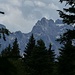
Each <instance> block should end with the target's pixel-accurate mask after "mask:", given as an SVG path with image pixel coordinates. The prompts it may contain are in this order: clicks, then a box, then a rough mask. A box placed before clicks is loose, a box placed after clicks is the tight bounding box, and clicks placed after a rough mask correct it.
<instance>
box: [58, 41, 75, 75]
mask: <svg viewBox="0 0 75 75" xmlns="http://www.w3.org/2000/svg"><path fill="white" fill-rule="evenodd" d="M58 61H59V62H58V64H59V66H58V71H59V75H60V74H61V75H74V74H75V46H73V45H72V42H71V41H68V42H67V43H66V44H64V47H62V48H61V49H60V56H59V58H58Z"/></svg>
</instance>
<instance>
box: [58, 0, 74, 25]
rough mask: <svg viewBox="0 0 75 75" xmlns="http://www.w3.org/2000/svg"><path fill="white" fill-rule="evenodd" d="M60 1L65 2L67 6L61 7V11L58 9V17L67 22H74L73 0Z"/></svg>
mask: <svg viewBox="0 0 75 75" xmlns="http://www.w3.org/2000/svg"><path fill="white" fill-rule="evenodd" d="M60 2H61V3H62V2H66V5H68V8H63V11H61V10H58V11H59V14H60V17H61V18H63V22H64V23H67V24H74V23H75V0H60Z"/></svg>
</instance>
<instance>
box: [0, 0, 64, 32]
mask: <svg viewBox="0 0 75 75" xmlns="http://www.w3.org/2000/svg"><path fill="white" fill-rule="evenodd" d="M62 8H63V4H61V3H60V2H59V0H0V10H1V11H4V12H5V15H2V14H0V23H1V24H4V25H5V26H6V27H7V28H8V29H9V30H10V31H12V32H15V31H18V30H20V31H22V32H23V33H28V32H30V31H31V29H32V27H33V26H34V25H35V23H36V22H37V21H38V20H40V19H41V18H42V17H46V18H47V19H53V20H56V19H58V18H59V14H58V12H57V11H56V10H58V9H62Z"/></svg>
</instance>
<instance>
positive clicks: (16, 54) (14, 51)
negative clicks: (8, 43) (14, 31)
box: [11, 38, 20, 58]
mask: <svg viewBox="0 0 75 75" xmlns="http://www.w3.org/2000/svg"><path fill="white" fill-rule="evenodd" d="M11 57H12V58H19V57H20V49H19V44H18V41H17V38H16V39H15V41H14V42H13V47H12V51H11Z"/></svg>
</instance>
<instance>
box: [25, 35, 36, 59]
mask: <svg viewBox="0 0 75 75" xmlns="http://www.w3.org/2000/svg"><path fill="white" fill-rule="evenodd" d="M34 46H35V39H34V36H33V34H32V35H31V36H30V39H29V42H28V43H27V45H26V47H25V51H24V58H27V57H29V56H30V55H31V52H32V50H33V48H34Z"/></svg>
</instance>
